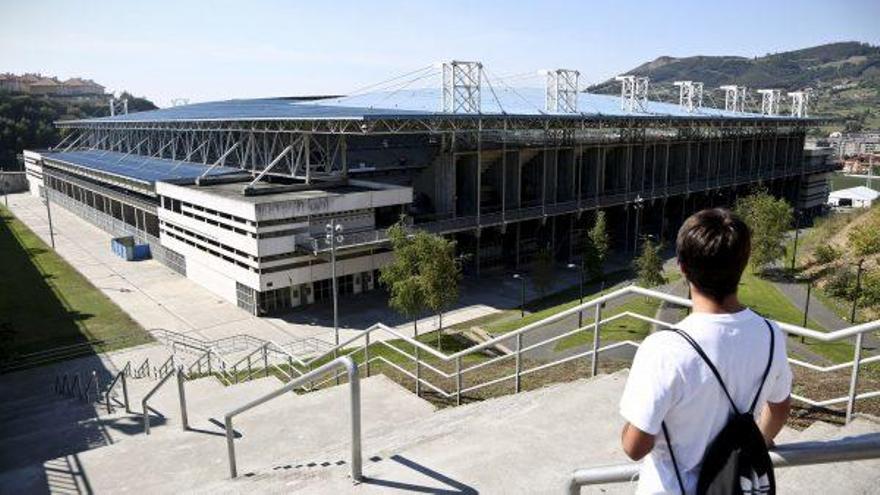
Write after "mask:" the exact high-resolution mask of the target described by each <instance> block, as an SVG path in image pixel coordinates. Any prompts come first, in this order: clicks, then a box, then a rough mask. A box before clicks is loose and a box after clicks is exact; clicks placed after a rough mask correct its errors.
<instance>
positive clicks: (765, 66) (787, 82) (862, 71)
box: [588, 42, 880, 130]
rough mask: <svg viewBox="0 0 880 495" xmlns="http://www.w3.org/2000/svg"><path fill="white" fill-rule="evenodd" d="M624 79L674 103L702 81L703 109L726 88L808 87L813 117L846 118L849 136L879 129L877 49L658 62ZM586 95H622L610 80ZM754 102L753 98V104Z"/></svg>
mask: <svg viewBox="0 0 880 495" xmlns="http://www.w3.org/2000/svg"><path fill="white" fill-rule="evenodd" d="M626 74H634V75H639V76H648V77H650V78H651V87H652V90H651V92H652V95H651V97H652V98H658V97H659V98H661V99H664V100H666V101H673V100H677V98H678V95H677V93H676V92H675V88H674V87H673V86H672V83H673V82H674V81H680V80H692V81H702V82H703V83H704V84H705V88H706V95H707V96H706V97H705V98H704V104H707V105H712V106H723V105H724V99H723V98H724V96H723V93H722V92H721V91H719V90H717V88H718V86H721V85H724V84H738V85H741V86H747V87H749V88H752V89H757V88H779V89H782V90H783V92H785V91H794V90H799V89H803V88H807V87H810V88H813V90H814V91H815V92H814V95H813V105H812V110H811V114H812V115H813V116H832V117H844V118H846V119H847V121H848V127H849V128H850V129H852V130H858V129H859V128H862V127H864V128H878V127H880V47H876V46H871V45H869V44H865V43H858V42H843V43H831V44H827V45H820V46H815V47H812V48H805V49H802V50H795V51H791V52H782V53H774V54H769V55H765V56H763V57H755V58H746V57H733V56H712V57H708V56H695V57H685V58H675V57H659V58H657V59H656V60H654V61H651V62H648V63H645V64H642V65H640V66H638V67H636V68H635V69H632V70H631V71H628V72H626ZM710 88H711V97H710V96H709V94H710ZM588 91H590V92H593V93H605V94H615V93H617V92H619V91H620V89H619V84H618V83H616V82H615V81H613V80H609V81H605V82H602V83H600V84H597V85H595V86H593V87H591V88H589V89H588ZM757 96H758V95H756V94H754V93H753V94H752V98H753V100H757ZM758 101H759V100H758ZM783 108H787V105H785V104H784V105H783Z"/></svg>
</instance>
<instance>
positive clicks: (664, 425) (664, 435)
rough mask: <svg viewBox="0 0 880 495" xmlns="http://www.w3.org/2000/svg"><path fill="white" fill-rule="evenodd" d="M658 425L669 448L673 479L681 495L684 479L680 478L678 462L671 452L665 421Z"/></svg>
mask: <svg viewBox="0 0 880 495" xmlns="http://www.w3.org/2000/svg"><path fill="white" fill-rule="evenodd" d="M660 426H661V427H662V428H663V438H665V439H666V446H667V447H668V448H669V458H670V459H672V469H673V471H675V479H677V480H678V488H679V489H680V490H681V495H685V491H684V481H682V479H681V472H680V471H679V470H678V462H676V461H675V454H674V453H673V452H672V442H671V441H670V440H669V430H667V429H666V421H663V422H661V423H660Z"/></svg>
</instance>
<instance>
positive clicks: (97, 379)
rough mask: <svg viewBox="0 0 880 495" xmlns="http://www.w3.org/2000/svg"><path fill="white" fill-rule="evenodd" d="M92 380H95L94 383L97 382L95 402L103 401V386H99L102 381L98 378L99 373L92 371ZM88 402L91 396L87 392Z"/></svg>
mask: <svg viewBox="0 0 880 495" xmlns="http://www.w3.org/2000/svg"><path fill="white" fill-rule="evenodd" d="M92 378H93V379H94V382H95V402H98V401H100V400H101V386H100V384H99V380H100V379H99V378H98V372H97V371H95V370H92ZM88 401H89V394H88V392H87V393H86V402H88Z"/></svg>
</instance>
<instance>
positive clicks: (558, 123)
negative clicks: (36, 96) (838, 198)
mask: <svg viewBox="0 0 880 495" xmlns="http://www.w3.org/2000/svg"><path fill="white" fill-rule="evenodd" d="M822 122H824V120H820V119H792V118H789V117H779V118H761V119H756V118H754V117H744V118H721V117H718V118H715V117H694V118H669V117H642V116H640V117H601V118H597V117H595V116H589V117H587V116H584V115H581V114H572V115H557V116H547V115H544V116H468V115H456V116H442V115H441V116H437V115H432V116H425V117H423V118H418V117H417V118H375V119H373V118H371V119H350V120H313V121H304V120H250V121H222V120H216V121H213V120H212V121H190V122H186V121H168V122H136V121H121V122H97V121H95V122H85V121H78V122H77V121H68V122H60V123H58V126H59V127H61V128H62V129H65V130H66V132H67V134H66V135H65V137H64V141H63V142H64V143H69V144H66V148H65V150H70V149H82V148H86V149H96V150H109V151H116V152H120V153H127V154H133V155H140V156H145V157H158V158H165V159H169V160H187V161H192V162H196V163H203V164H205V165H211V166H226V167H235V168H240V169H242V170H245V171H247V172H249V173H251V174H253V176H256V175H258V174H260V173H263V172H265V173H264V174H263V175H264V176H283V177H295V178H297V179H300V180H303V181H308V182H311V181H313V180H320V179H323V178H328V177H339V176H345V175H347V163H346V148H347V140H346V138H347V137H348V136H373V135H407V134H409V135H420V134H421V135H424V134H430V135H436V136H438V137H443V138H444V139H449V138H451V139H452V140H454V141H455V142H456V149H476V147H477V145H478V143H482V145H487V146H492V145H493V143H495V144H497V143H508V144H516V145H519V146H524V147H528V146H542V145H548V144H553V145H555V144H559V145H563V144H572V145H574V144H577V145H588V144H592V143H605V142H617V141H621V140H626V139H629V138H631V137H632V136H634V135H638V136H644V139H651V140H661V141H662V140H676V139H681V138H682V137H689V138H690V137H692V136H702V137H705V138H716V137H718V136H721V135H725V136H726V135H739V136H748V135H755V134H760V133H763V132H768V131H772V132H774V133H781V134H790V133H799V132H804V131H805V129H807V128H808V127H812V126H815V125H820V124H821V123H822ZM289 147H290V148H291V149H290V150H289V152H288V153H285V154H284V155H283V156H281V157H280V159H279V155H281V152H282V151H283V150H285V149H287V148H289ZM57 148H58V147H56V149H57ZM273 161H275V163H274V165H273V166H272V167H271V168H269V165H270V164H272V163H273Z"/></svg>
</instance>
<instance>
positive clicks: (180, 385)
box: [177, 367, 189, 431]
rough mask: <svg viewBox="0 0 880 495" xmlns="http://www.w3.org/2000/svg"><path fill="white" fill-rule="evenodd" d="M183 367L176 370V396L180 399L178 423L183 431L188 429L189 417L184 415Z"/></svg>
mask: <svg viewBox="0 0 880 495" xmlns="http://www.w3.org/2000/svg"><path fill="white" fill-rule="evenodd" d="M184 380H185V379H184V376H183V367H180V368H179V369H178V370H177V394H178V397H179V398H180V421H181V423H183V425H182V426H183V431H186V430H188V429H189V415H188V414H187V413H186V387H185V386H184Z"/></svg>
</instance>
